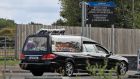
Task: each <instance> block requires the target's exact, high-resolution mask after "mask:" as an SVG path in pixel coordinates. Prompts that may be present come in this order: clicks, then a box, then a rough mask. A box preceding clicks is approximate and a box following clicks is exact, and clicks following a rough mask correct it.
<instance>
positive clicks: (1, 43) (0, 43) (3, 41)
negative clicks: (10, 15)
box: [0, 36, 16, 60]
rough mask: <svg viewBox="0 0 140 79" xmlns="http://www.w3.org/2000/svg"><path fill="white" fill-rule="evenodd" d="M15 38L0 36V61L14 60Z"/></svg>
mask: <svg viewBox="0 0 140 79" xmlns="http://www.w3.org/2000/svg"><path fill="white" fill-rule="evenodd" d="M14 40H15V37H11V36H0V60H3V59H4V58H5V57H6V59H15V58H16V52H15V49H14V47H15V41H14Z"/></svg>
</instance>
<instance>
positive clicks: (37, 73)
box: [30, 71, 44, 76]
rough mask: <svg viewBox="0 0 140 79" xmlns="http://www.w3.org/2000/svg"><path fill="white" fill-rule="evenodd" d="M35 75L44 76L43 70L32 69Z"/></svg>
mask: <svg viewBox="0 0 140 79" xmlns="http://www.w3.org/2000/svg"><path fill="white" fill-rule="evenodd" d="M30 72H31V73H32V74H33V75H34V76H42V75H43V73H44V72H43V71H30Z"/></svg>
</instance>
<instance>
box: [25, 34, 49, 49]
mask: <svg viewBox="0 0 140 79" xmlns="http://www.w3.org/2000/svg"><path fill="white" fill-rule="evenodd" d="M24 51H47V38H46V37H29V38H28V40H27V42H26V44H25V47H24Z"/></svg>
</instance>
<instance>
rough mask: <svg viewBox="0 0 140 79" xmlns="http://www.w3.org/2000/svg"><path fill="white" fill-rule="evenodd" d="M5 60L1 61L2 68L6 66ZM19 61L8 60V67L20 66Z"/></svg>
mask: <svg viewBox="0 0 140 79" xmlns="http://www.w3.org/2000/svg"><path fill="white" fill-rule="evenodd" d="M4 62H5V61H4V60H0V66H3V65H4ZM19 62H20V61H19V60H6V65H8V66H17V65H18V64H19Z"/></svg>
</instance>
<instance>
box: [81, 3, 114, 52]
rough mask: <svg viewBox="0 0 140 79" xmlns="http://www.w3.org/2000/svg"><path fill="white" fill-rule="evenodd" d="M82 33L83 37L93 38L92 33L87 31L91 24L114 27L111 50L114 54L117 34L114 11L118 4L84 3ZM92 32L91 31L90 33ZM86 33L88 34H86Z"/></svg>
mask: <svg viewBox="0 0 140 79" xmlns="http://www.w3.org/2000/svg"><path fill="white" fill-rule="evenodd" d="M81 4H82V31H81V36H87V37H91V33H89V32H88V31H89V30H91V28H90V29H89V30H88V29H87V30H86V29H85V27H90V26H91V24H97V25H98V24H99V25H100V24H108V25H110V26H111V27H112V37H111V40H112V45H111V49H112V52H114V47H115V43H114V39H115V32H114V20H115V14H114V10H115V7H116V4H115V3H114V2H113V1H109V2H84V1H83V2H82V3H81ZM90 32H91V31H90ZM84 33H86V34H84Z"/></svg>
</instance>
